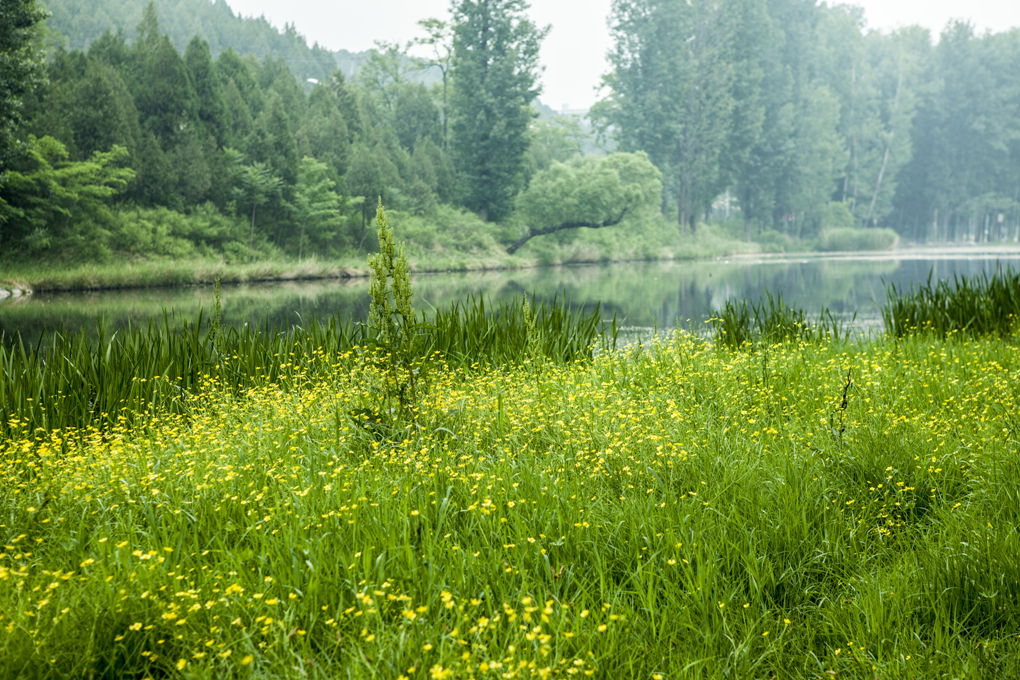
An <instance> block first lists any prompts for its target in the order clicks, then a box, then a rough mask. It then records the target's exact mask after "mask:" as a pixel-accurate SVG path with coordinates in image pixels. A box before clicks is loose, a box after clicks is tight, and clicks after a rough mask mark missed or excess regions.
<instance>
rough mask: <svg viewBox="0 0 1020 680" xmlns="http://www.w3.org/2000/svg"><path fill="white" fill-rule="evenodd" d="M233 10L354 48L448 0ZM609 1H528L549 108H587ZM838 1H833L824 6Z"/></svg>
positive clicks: (935, 17) (885, 3)
mask: <svg viewBox="0 0 1020 680" xmlns="http://www.w3.org/2000/svg"><path fill="white" fill-rule="evenodd" d="M227 2H228V4H230V6H231V7H232V8H233V9H234V11H235V12H238V13H240V14H243V15H245V16H259V15H264V16H265V17H266V19H268V20H269V21H270V22H272V23H273V24H274V25H276V26H278V27H282V26H283V24H284V23H292V24H294V25H295V26H296V27H297V30H298V32H299V33H301V34H303V35H304V36H305V37H306V38H308V40H309V42H318V43H319V44H321V45H322V46H324V47H328V48H331V49H341V48H343V49H348V50H351V51H361V50H365V49H368V48H370V47H372V44H373V42H374V41H376V40H385V41H388V42H399V43H403V42H406V41H407V40H409V39H411V38H413V37H415V36H417V35H419V34H420V32H419V31H418V27H417V22H418V20H419V19H423V18H425V17H443V18H445V17H446V16H447V12H448V10H449V6H450V3H449V0H368V1H365V0H227ZM610 3H611V0H532V2H531V15H532V18H533V19H534V20H535V22H536V23H538V24H540V25H551V26H552V31H551V32H550V33H549V37H548V38H546V40H545V43H544V45H543V48H542V62H543V64H544V65H545V73H544V74H543V77H542V82H543V93H542V96H541V99H542V101H544V102H545V103H546V104H548V105H549V106H552V107H553V108H555V109H560V108H563V107H567V108H586V107H588V106H590V105H591V104H592V103H593V102H594V101H595V98H596V90H595V88H596V86H597V84H598V82H599V78H600V77H601V76H602V74H603V73H604V72H605V71H606V63H605V54H606V51H607V50H608V49H609V46H610V44H609V37H608V35H607V30H606V16H607V15H608V13H609V6H610ZM830 4H839V3H830ZM846 4H853V5H859V6H861V7H864V8H865V11H866V16H867V19H868V25H869V26H870V27H872V28H877V29H882V30H887V29H893V28H897V27H899V26H905V25H909V24H920V25H922V26H925V27H927V28H929V29H931V30H932V31H933V32H934V33H935V34H936V35H937V34H938V33H939V32H940V31H941V29H942V27H943V26H945V25H946V22H947V21H949V20H950V19H967V20H969V21H971V22H972V23H973V24H974V25H975V26H976V27H977V29H978V30H979V31H984V30H994V31H1000V30H1005V29H1007V28H1010V27H1013V26H1020V0H856V1H851V2H848V3H846Z"/></svg>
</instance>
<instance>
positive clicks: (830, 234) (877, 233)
mask: <svg viewBox="0 0 1020 680" xmlns="http://www.w3.org/2000/svg"><path fill="white" fill-rule="evenodd" d="M898 241H899V236H897V235H896V232H895V231H893V230H892V229H862V228H858V227H830V228H828V229H824V230H822V233H821V234H820V235H819V236H818V243H817V245H816V246H815V247H816V249H817V250H821V251H824V252H834V251H848V250H889V249H891V248H893V247H895V246H896V243H897V242H898Z"/></svg>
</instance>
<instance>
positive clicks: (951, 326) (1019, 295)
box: [882, 270, 1020, 337]
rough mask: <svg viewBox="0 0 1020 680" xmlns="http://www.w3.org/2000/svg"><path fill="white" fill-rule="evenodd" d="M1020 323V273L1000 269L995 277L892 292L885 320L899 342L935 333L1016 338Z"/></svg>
mask: <svg viewBox="0 0 1020 680" xmlns="http://www.w3.org/2000/svg"><path fill="white" fill-rule="evenodd" d="M1018 319H1020V272H1015V271H1011V270H999V271H996V272H995V273H994V274H992V275H990V276H989V275H988V274H983V275H981V276H977V277H965V276H955V277H954V278H953V280H952V281H947V280H938V281H934V280H933V279H932V274H931V273H929V275H928V280H927V281H926V282H925V283H923V284H921V285H919V286H916V287H912V288H910V289H908V290H901V289H899V288H897V287H896V285H895V284H892V283H890V284H889V285H888V287H887V295H886V303H885V305H884V306H883V307H882V320H883V321H884V322H885V328H886V332H888V333H889V334H890V335H892V336H894V337H903V336H906V335H911V334H914V333H932V334H934V335H937V336H939V337H945V336H947V335H949V334H950V333H966V334H969V335H979V336H980V335H997V336H999V337H1007V336H1009V335H1012V334H1014V333H1016V331H1017V324H1018Z"/></svg>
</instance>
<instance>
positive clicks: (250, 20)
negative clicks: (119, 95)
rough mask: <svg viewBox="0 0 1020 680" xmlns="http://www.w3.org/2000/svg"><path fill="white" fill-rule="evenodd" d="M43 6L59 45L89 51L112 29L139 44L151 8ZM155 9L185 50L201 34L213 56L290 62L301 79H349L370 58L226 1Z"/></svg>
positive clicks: (124, 3)
mask: <svg viewBox="0 0 1020 680" xmlns="http://www.w3.org/2000/svg"><path fill="white" fill-rule="evenodd" d="M42 4H43V6H44V7H45V8H46V10H48V11H49V12H50V15H51V16H50V18H49V21H48V24H49V27H50V29H51V30H52V31H54V32H55V33H56V34H57V35H58V36H59V38H57V42H63V43H64V46H65V47H66V48H67V49H70V50H87V49H88V48H89V46H90V45H91V44H92V43H93V42H95V41H96V40H99V39H100V38H101V37H103V35H104V34H106V33H107V32H111V31H112V32H114V33H116V32H118V31H121V32H123V33H124V36H125V37H126V38H127V39H128V40H129V41H131V40H135V39H136V38H137V37H138V27H139V26H140V25H141V23H142V19H143V16H144V13H145V10H146V6H147V5H146V3H145V2H142V1H140V0H89V1H88V2H83V1H82V0H45V2H43V3H42ZM152 6H153V9H154V10H155V13H156V18H157V20H158V21H159V26H160V29H161V30H162V31H163V32H164V33H166V35H167V37H168V38H170V42H171V44H173V46H174V47H176V48H177V50H178V51H181V52H183V51H184V50H185V49H186V48H187V46H188V43H189V42H191V39H192V38H194V37H196V36H197V37H199V38H201V39H202V40H204V41H205V42H206V43H207V44H208V45H209V49H210V51H211V52H212V53H213V55H218V54H220V53H221V52H224V51H225V50H233V51H234V52H237V53H238V54H240V55H242V56H252V57H255V58H256V59H258V60H259V61H261V60H263V59H266V58H269V57H272V58H274V59H277V60H280V61H282V62H283V63H285V64H287V67H288V68H289V69H290V70H291V71H292V72H293V73H294V75H296V76H297V77H299V78H300V79H301V80H306V79H308V78H313V79H315V80H326V79H328V78H329V77H330V76H331V75H332V74H333V71H334V70H336V69H340V71H341V72H343V73H344V75H347V76H351V75H353V74H354V73H355V72H356V71H357V70H358V68H359V67H360V66H361V64H362V63H363V62H364V60H365V56H366V55H364V54H363V53H354V52H348V51H346V50H338V51H335V52H334V51H331V50H327V49H326V48H324V47H321V46H319V45H312V46H309V45H308V43H307V41H306V40H305V38H304V36H302V35H300V34H299V33H298V32H297V30H296V29H295V28H294V26H292V25H290V24H288V25H286V26H284V27H283V28H282V29H280V28H277V27H275V26H273V25H272V24H270V23H269V22H268V21H267V20H266V19H265V18H263V17H257V18H256V17H242V16H240V15H239V14H235V13H234V11H233V10H232V9H231V8H230V5H228V4H227V2H226V0H153V2H152Z"/></svg>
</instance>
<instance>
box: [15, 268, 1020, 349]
mask: <svg viewBox="0 0 1020 680" xmlns="http://www.w3.org/2000/svg"><path fill="white" fill-rule="evenodd" d="M997 267H1002V268H1014V269H1015V268H1018V267H1020V250H1017V249H1010V250H1005V251H978V250H975V249H973V248H967V249H955V250H946V251H935V250H930V249H928V250H920V251H894V252H890V253H881V254H859V255H838V256H803V257H767V258H744V257H741V258H732V259H720V260H712V261H693V262H692V261H685V262H650V263H645V262H641V263H618V264H606V265H585V266H569V267H548V268H538V269H527V270H517V271H500V272H470V273H444V274H422V275H418V276H415V277H414V280H413V286H414V291H415V302H416V304H417V306H418V307H419V308H421V309H428V308H430V307H442V306H444V305H448V304H451V303H452V302H454V301H456V300H461V299H464V298H466V297H468V296H470V295H484V296H485V297H486V298H488V299H491V300H493V301H495V302H498V301H500V300H505V299H509V298H511V297H514V296H520V295H522V294H523V293H524V292H525V291H527V292H528V293H534V294H535V295H536V296H537V297H538V298H539V299H552V298H555V297H557V296H560V297H566V299H568V300H569V301H571V302H572V303H573V304H576V305H582V306H585V307H590V306H594V305H596V304H601V306H602V310H603V312H604V316H606V317H607V318H608V317H609V316H611V315H614V314H615V315H616V317H617V321H618V323H619V325H621V326H625V327H633V328H635V329H638V328H639V329H666V328H672V327H675V326H678V325H685V326H689V327H694V328H697V327H701V326H703V322H704V320H705V319H706V318H708V317H709V316H710V315H711V314H712V311H713V310H715V309H718V308H719V307H721V306H722V305H723V304H724V303H725V302H726V300H727V299H730V298H737V299H749V300H753V299H757V298H760V297H761V296H762V295H763V294H764V292H765V291H771V292H772V293H778V294H780V295H782V297H783V298H784V299H785V300H786V301H787V302H788V303H789V304H791V305H792V306H795V307H800V308H802V309H804V310H805V311H807V312H808V313H809V315H810V316H817V314H818V313H819V312H820V311H821V310H822V309H824V308H828V309H829V310H830V311H832V312H834V313H836V314H837V315H840V316H842V317H844V318H847V319H849V318H852V317H853V316H854V315H855V314H856V321H855V323H856V325H857V326H858V327H859V328H862V329H878V328H880V327H881V315H880V305H881V303H882V301H883V300H884V299H885V294H886V285H887V283H892V284H895V285H896V286H897V287H898V288H901V289H905V288H909V287H910V286H911V285H913V284H916V283H920V282H923V281H924V280H926V279H927V278H928V276H929V274H930V275H932V276H934V277H936V278H952V277H953V276H956V275H962V276H972V275H977V274H981V273H984V272H987V273H991V272H994V271H995V270H996V268H997ZM221 305H222V318H223V322H224V323H228V324H244V323H253V324H258V325H262V324H263V323H265V322H266V321H268V322H269V323H270V324H272V325H274V326H280V325H290V324H302V323H308V322H310V321H311V320H312V319H316V318H323V317H328V316H330V315H333V314H341V315H344V316H346V317H348V318H352V319H355V320H363V319H365V318H367V315H368V280H367V279H354V280H344V281H312V282H286V283H267V284H258V285H245V286H224V287H223V290H222V293H221ZM214 306H215V293H214V290H213V289H212V288H209V287H201V288H199V287H196V288H175V289H148V290H130V291H108V292H106V291H104V292H93V293H58V294H45V293H39V294H36V295H32V296H29V297H27V298H21V299H17V300H7V301H3V302H0V332H2V333H4V334H6V335H7V336H8V337H10V335H11V334H13V333H15V332H18V331H20V332H21V333H22V334H23V335H24V336H26V337H28V338H37V337H39V336H40V335H42V334H45V333H46V332H48V331H50V330H53V329H56V328H61V327H63V328H78V327H82V326H84V327H93V326H94V325H95V320H96V318H97V317H103V318H105V319H106V321H107V324H108V325H110V326H122V325H125V324H127V323H132V324H138V323H147V322H148V321H149V320H159V319H161V318H162V316H163V314H164V313H165V312H167V313H170V314H172V315H173V316H174V318H175V319H188V320H190V319H193V318H195V317H196V316H197V315H198V314H199V312H200V311H203V312H204V313H205V314H206V315H209V314H211V313H212V310H213V308H214Z"/></svg>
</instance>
